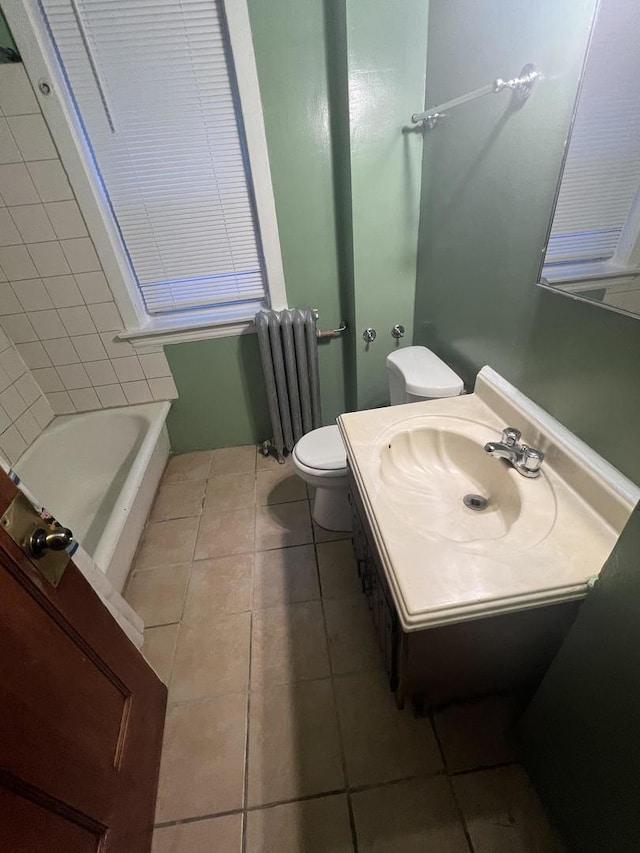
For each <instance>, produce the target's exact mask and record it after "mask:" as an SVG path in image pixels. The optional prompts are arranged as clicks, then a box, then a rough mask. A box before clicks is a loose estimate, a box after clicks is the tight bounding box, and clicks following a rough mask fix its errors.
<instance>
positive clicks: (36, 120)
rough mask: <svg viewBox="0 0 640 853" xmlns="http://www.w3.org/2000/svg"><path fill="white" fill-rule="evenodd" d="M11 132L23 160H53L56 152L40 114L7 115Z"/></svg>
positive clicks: (56, 154)
mask: <svg viewBox="0 0 640 853" xmlns="http://www.w3.org/2000/svg"><path fill="white" fill-rule="evenodd" d="M7 121H8V122H9V127H10V128H11V133H12V135H13V138H14V139H15V141H16V144H17V146H18V148H19V149H20V153H21V154H22V156H23V158H24V159H25V160H53V159H55V158H57V156H58V152H57V151H56V147H55V145H54V144H53V139H51V134H50V133H49V129H48V128H47V125H46V124H45V121H44V119H43V118H42V116H41V115H23V116H9V117H8V118H7Z"/></svg>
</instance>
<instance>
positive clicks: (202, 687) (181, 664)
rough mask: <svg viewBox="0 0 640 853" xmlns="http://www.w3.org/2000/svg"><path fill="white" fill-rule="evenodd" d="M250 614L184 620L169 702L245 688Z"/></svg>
mask: <svg viewBox="0 0 640 853" xmlns="http://www.w3.org/2000/svg"><path fill="white" fill-rule="evenodd" d="M250 638H251V614H250V613H235V614H234V615H232V616H216V617H214V618H213V619H207V620H201V621H199V622H183V623H182V625H181V626H180V632H179V634H178V645H177V647H176V654H175V658H174V661H173V672H172V674H171V683H170V685H169V702H188V701H191V700H193V699H204V698H209V697H211V696H222V695H224V694H226V693H240V692H246V690H247V688H248V681H249V644H250Z"/></svg>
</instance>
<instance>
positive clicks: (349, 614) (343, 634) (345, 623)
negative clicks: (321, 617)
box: [324, 593, 383, 675]
mask: <svg viewBox="0 0 640 853" xmlns="http://www.w3.org/2000/svg"><path fill="white" fill-rule="evenodd" d="M324 613H325V620H326V623H327V635H328V637H329V655H330V657H331V669H332V670H333V672H334V673H336V674H339V675H343V674H345V673H347V672H363V671H365V670H372V669H374V670H379V669H381V668H382V665H383V660H382V653H381V651H380V649H379V648H378V642H377V640H376V635H375V631H374V627H373V621H372V619H371V611H370V610H369V605H368V604H367V600H366V598H365V597H364V595H363V594H362V593H358V594H357V595H352V596H350V597H349V598H331V599H325V601H324Z"/></svg>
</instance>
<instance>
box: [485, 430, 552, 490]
mask: <svg viewBox="0 0 640 853" xmlns="http://www.w3.org/2000/svg"><path fill="white" fill-rule="evenodd" d="M521 435H522V433H521V432H520V430H519V429H516V428H515V427H505V429H503V430H502V441H489V442H487V444H485V446H484V449H485V451H486V452H487V453H488V454H489V456H497V457H498V458H499V459H506V460H508V461H509V462H511V464H512V465H513V467H514V468H515V469H516V471H517V472H518V474H522V476H523V477H529V478H531V479H533V478H534V477H539V476H540V467H541V465H542V460H543V459H544V453H543V452H542V451H541V450H538V448H537V447H529V446H528V445H527V444H519V443H518V442H519V441H520V437H521Z"/></svg>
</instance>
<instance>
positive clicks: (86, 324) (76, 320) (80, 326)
mask: <svg viewBox="0 0 640 853" xmlns="http://www.w3.org/2000/svg"><path fill="white" fill-rule="evenodd" d="M59 314H60V318H61V320H62V322H63V323H64V326H65V328H66V330H67V332H68V333H69V334H70V335H90V334H91V333H92V332H95V330H96V327H95V326H94V325H93V321H92V319H91V315H90V314H89V311H88V310H87V309H86V308H85V307H84V305H83V306H78V307H77V308H61V309H60V311H59Z"/></svg>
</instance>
